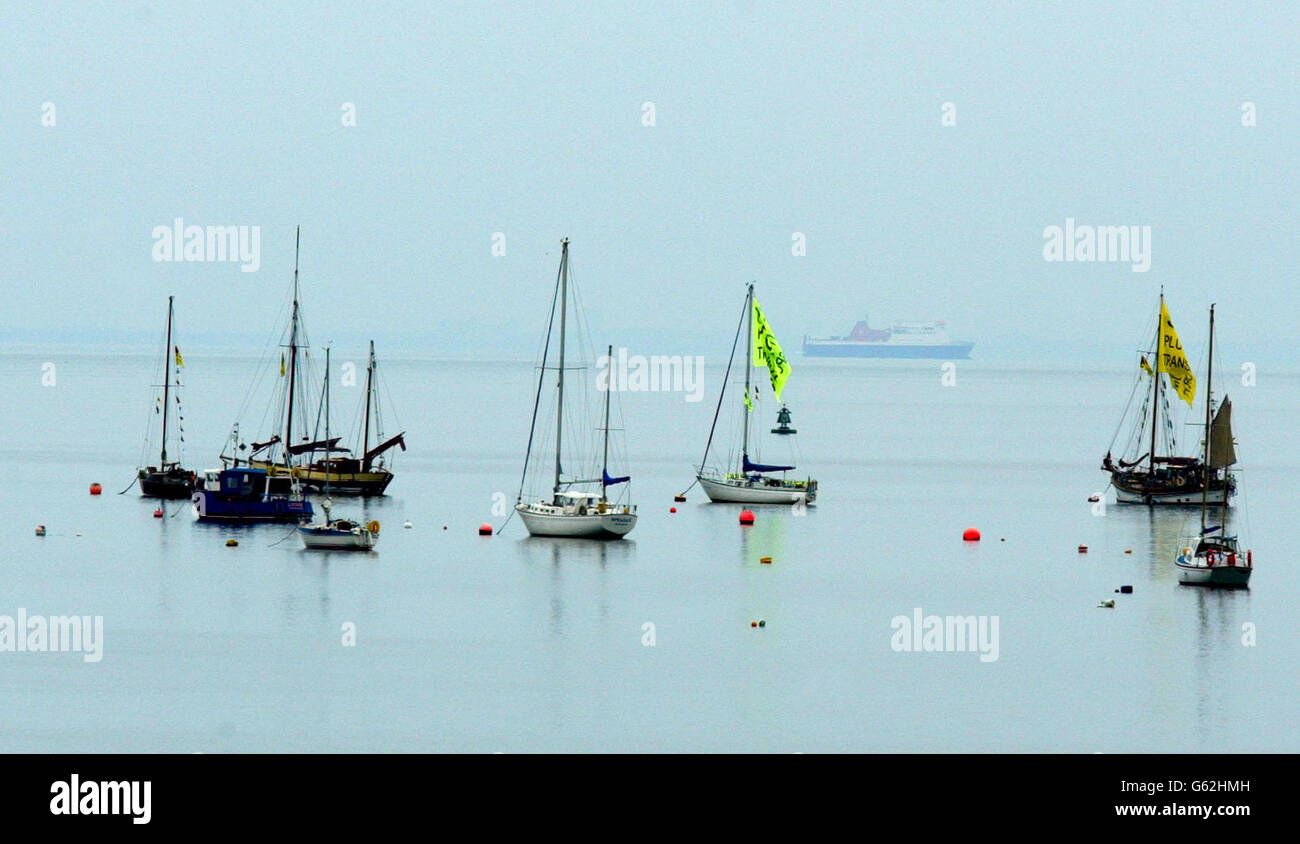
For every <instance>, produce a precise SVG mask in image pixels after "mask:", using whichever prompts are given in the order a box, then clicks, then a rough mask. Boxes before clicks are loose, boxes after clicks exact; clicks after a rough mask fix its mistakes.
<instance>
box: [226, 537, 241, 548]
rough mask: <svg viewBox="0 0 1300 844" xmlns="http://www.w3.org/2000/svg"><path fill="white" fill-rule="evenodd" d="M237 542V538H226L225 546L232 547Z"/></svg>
mask: <svg viewBox="0 0 1300 844" xmlns="http://www.w3.org/2000/svg"><path fill="white" fill-rule="evenodd" d="M238 544H239V540H238V539H227V540H226V547H227V548H234V547H235V546H236V545H238Z"/></svg>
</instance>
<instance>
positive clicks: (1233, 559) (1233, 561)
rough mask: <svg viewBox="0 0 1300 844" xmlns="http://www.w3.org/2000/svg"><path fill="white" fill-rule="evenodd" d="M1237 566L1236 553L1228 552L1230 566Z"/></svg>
mask: <svg viewBox="0 0 1300 844" xmlns="http://www.w3.org/2000/svg"><path fill="white" fill-rule="evenodd" d="M1236 564H1237V555H1236V554H1235V553H1233V552H1231V551H1229V552H1228V565H1230V566H1235V565H1236Z"/></svg>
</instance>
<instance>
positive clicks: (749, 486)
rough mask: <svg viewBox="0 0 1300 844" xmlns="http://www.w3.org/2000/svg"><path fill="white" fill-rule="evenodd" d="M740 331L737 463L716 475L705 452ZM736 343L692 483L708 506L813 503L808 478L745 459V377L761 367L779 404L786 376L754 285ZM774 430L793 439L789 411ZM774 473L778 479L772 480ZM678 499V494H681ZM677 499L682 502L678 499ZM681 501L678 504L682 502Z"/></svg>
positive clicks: (784, 410)
mask: <svg viewBox="0 0 1300 844" xmlns="http://www.w3.org/2000/svg"><path fill="white" fill-rule="evenodd" d="M746 325H748V326H749V327H748V330H746V331H745V336H746V341H745V392H744V394H743V398H744V402H745V412H744V421H743V423H742V429H743V433H742V434H741V447H740V455H739V456H740V460H739V461H737V463H738V465H736V466H735V467H734V471H729V470H728V469H730V468H731V467H728V469H717V468H713V467H710V466H709V465H708V460H709V451H710V449H711V447H712V445H713V435H714V432H715V431H716V430H717V427H718V416H719V414H720V412H721V410H722V402H723V399H724V398H725V397H726V395H727V379H728V378H730V376H731V365H732V363H733V362H734V361H735V357H736V348H737V346H738V345H739V340H740V336H739V335H740V331H741V330H742V329H743V328H744V327H745V326H746ZM736 334H737V336H736V339H735V340H734V341H733V342H732V345H731V358H730V359H728V361H727V374H726V375H725V376H723V385H722V392H721V394H720V395H719V396H718V407H717V409H716V410H715V411H714V413H713V427H711V428H710V429H709V439H708V442H707V443H706V444H705V446H704V457H703V458H702V459H701V460H700V468H699V471H698V472H696V475H695V480H696V481H697V482H698V483H699V485H700V486H701V487H702V488H703V489H704V492H705V494H706V495H708V496H709V499H710V500H711V501H725V502H734V503H738V504H794V503H798V502H803V503H804V504H812V503H813V502H814V501H816V500H817V481H815V480H813V479H812V478H805V479H804V480H797V479H793V478H789V477H787V473H788V472H792V471H794V468H795V467H794V466H784V465H775V464H765V463H758V462H755V461H752V460H750V459H749V445H750V442H749V417H750V413H751V412H752V409H753V402H752V400H751V388H750V377H751V375H752V373H753V370H754V367H755V366H756V365H764V366H766V368H767V370H768V373H769V375H770V376H771V383H772V393H773V394H774V395H775V396H776V399H777V401H780V400H781V388H782V387H783V386H784V385H785V380H786V379H787V378H788V377H789V374H790V364H789V362H788V361H787V360H786V358H785V355H784V354H783V353H782V351H781V346H780V344H779V343H777V341H776V337H775V335H773V334H772V331H771V329H770V328H769V327H768V325H767V320H766V319H765V318H764V317H763V313H762V311H761V310H760V309H759V307H758V302H757V301H755V299H754V285H752V284H750V285H749V286H748V288H747V291H746V293H745V309H744V312H743V313H742V314H741V317H740V324H739V325H738V326H737V327H736ZM777 420H778V422H779V423H780V428H777V429H773V433H776V434H793V433H794V431H793V430H792V429H790V428H789V427H788V423H789V421H790V412H789V409H788V408H787V407H786V406H785V405H782V406H781V412H780V414H779V415H778V417H777ZM777 473H779V475H780V476H779V477H777V476H776V475H777ZM683 495H684V493H683ZM678 497H679V498H681V497H682V496H678ZM683 500H684V499H683Z"/></svg>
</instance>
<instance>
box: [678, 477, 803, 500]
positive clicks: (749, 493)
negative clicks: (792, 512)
mask: <svg viewBox="0 0 1300 844" xmlns="http://www.w3.org/2000/svg"><path fill="white" fill-rule="evenodd" d="M697 477H698V480H699V482H700V486H701V487H702V488H703V489H704V493H705V495H707V496H709V500H710V501H719V502H731V503H735V504H794V503H796V502H799V501H802V502H804V503H806V504H812V503H813V502H814V501H815V500H816V499H817V495H816V493H813V495H811V496H809V495H808V492H807V490H805V489H803V488H794V487H789V486H769V485H767V484H764V483H761V482H760V483H757V484H756V483H753V482H752V481H747V480H739V479H725V480H724V479H722V478H710V477H706V476H704V475H699V476H697Z"/></svg>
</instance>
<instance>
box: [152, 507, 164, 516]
mask: <svg viewBox="0 0 1300 844" xmlns="http://www.w3.org/2000/svg"><path fill="white" fill-rule="evenodd" d="M162 516H163V514H162V508H161V507H159V508H158V509H157V510H154V511H153V517H154V518H155V519H161V518H162Z"/></svg>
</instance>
